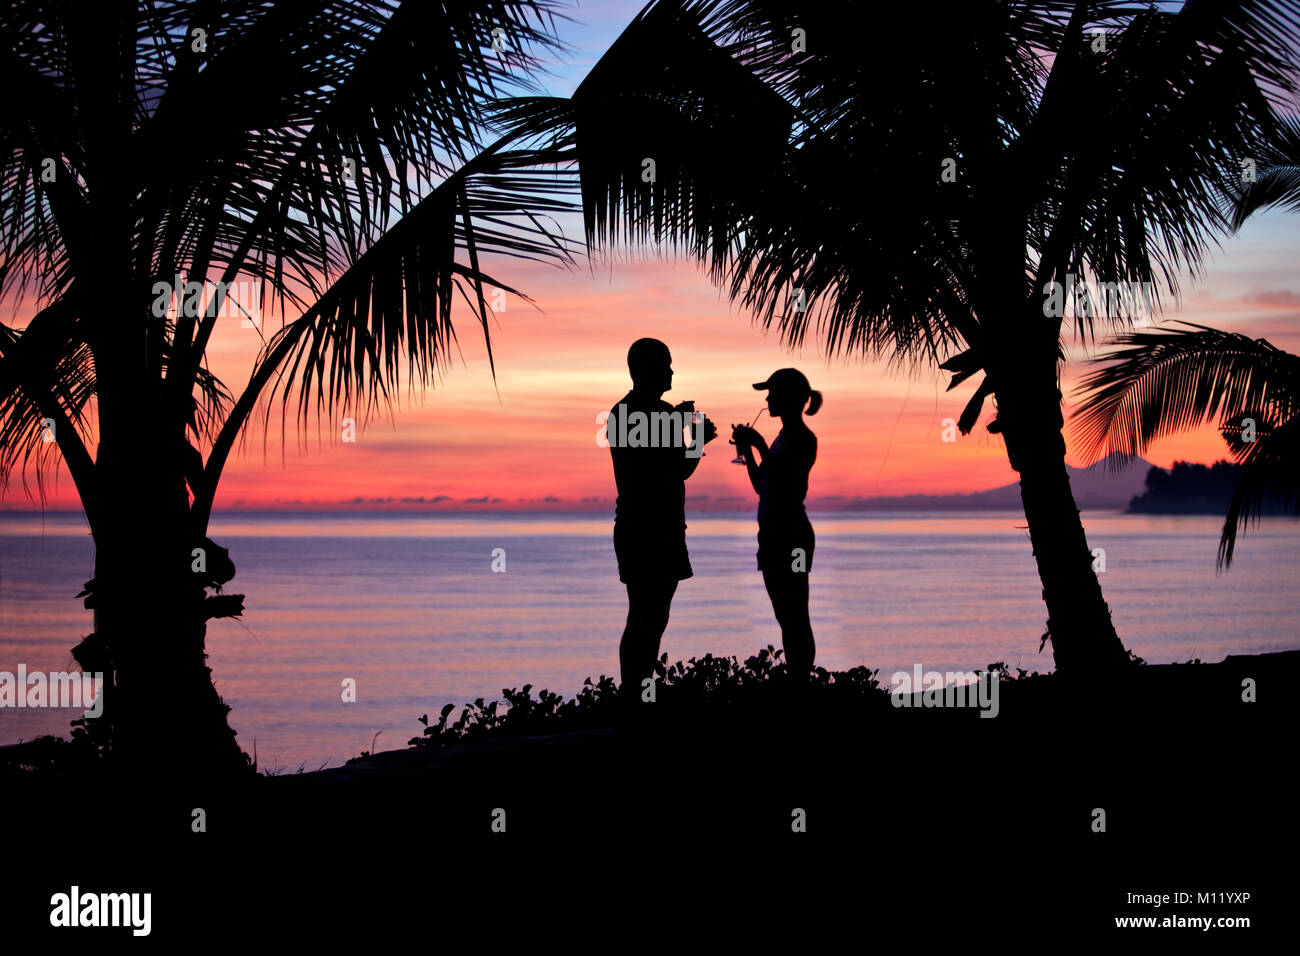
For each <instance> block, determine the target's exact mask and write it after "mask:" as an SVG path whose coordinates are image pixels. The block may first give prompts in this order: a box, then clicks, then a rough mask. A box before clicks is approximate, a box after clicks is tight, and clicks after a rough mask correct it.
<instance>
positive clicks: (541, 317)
mask: <svg viewBox="0 0 1300 956" xmlns="http://www.w3.org/2000/svg"><path fill="white" fill-rule="evenodd" d="M1298 226H1300V217H1287V216H1285V215H1283V214H1280V213H1270V214H1266V215H1264V216H1260V217H1258V218H1257V219H1256V220H1254V221H1252V222H1251V223H1250V224H1248V225H1247V227H1246V228H1245V229H1244V230H1243V232H1242V234H1241V235H1240V236H1238V237H1237V238H1235V239H1233V240H1231V241H1230V242H1229V243H1228V244H1226V245H1225V247H1224V249H1223V250H1222V251H1221V252H1219V253H1218V254H1217V255H1216V256H1215V258H1214V261H1213V262H1212V264H1211V265H1210V267H1209V269H1208V270H1207V273H1206V275H1205V276H1204V278H1203V281H1202V282H1201V283H1199V284H1197V285H1195V286H1193V285H1191V284H1188V285H1186V286H1185V287H1184V298H1183V302H1182V308H1181V309H1178V308H1173V307H1171V308H1169V309H1168V310H1167V311H1166V316H1165V317H1166V318H1167V319H1172V318H1182V319H1187V320H1190V321H1196V322H1203V323H1206V324H1210V325H1214V326H1217V327H1220V328H1224V329H1233V330H1240V331H1247V332H1249V333H1250V334H1252V335H1254V336H1257V337H1265V338H1268V339H1269V340H1270V341H1272V342H1273V344H1275V345H1277V346H1279V347H1282V348H1286V349H1288V350H1291V351H1300V335H1298V334H1297V318H1298V317H1300V282H1297V281H1296V276H1295V263H1296V262H1297V261H1298V257H1297V252H1298V251H1300V243H1298V242H1297V239H1296V236H1297V227H1298ZM490 271H497V272H498V274H499V275H500V277H501V278H502V280H503V281H506V282H509V283H511V284H512V285H514V286H515V287H516V288H520V289H522V290H523V291H525V292H527V293H528V294H530V295H531V296H532V297H533V298H534V300H535V301H536V302H537V304H538V305H539V306H540V307H541V309H543V310H544V311H543V312H538V311H537V310H535V309H533V308H532V307H530V306H528V305H527V304H526V303H524V302H523V301H521V300H519V299H517V298H515V297H513V296H508V297H507V299H506V307H505V310H504V312H502V313H499V314H498V315H497V316H496V318H497V320H498V322H499V327H498V328H496V329H494V332H493V349H494V355H495V358H496V368H497V376H496V382H495V387H494V383H493V380H492V376H491V374H490V372H489V370H488V365H487V360H486V354H485V351H484V348H483V343H482V333H481V330H479V329H478V328H477V326H475V325H474V324H473V321H472V317H470V316H469V315H468V312H467V310H465V309H464V308H463V307H462V308H461V309H460V310H459V325H458V331H459V335H460V341H461V348H462V354H460V355H458V356H456V358H455V361H454V362H453V364H452V367H451V368H450V370H449V371H448V373H447V374H446V375H445V377H444V379H443V380H442V381H441V382H439V383H438V384H437V385H436V386H435V387H434V388H432V389H430V390H428V391H427V392H426V393H425V394H424V395H423V397H422V401H412V400H411V399H410V397H409V394H408V393H407V392H406V387H405V383H404V385H403V394H402V401H401V406H400V407H399V408H397V409H395V411H394V416H393V421H390V420H389V419H388V418H387V417H381V418H378V419H376V420H373V421H372V422H371V423H370V425H369V426H368V427H367V428H365V429H363V430H361V431H360V432H359V434H358V438H357V441H356V442H355V443H344V442H342V441H340V440H339V436H338V435H337V434H336V435H333V436H331V435H326V434H322V437H321V443H320V444H319V445H318V444H317V438H316V428H315V426H314V424H313V426H312V427H311V428H310V429H309V430H306V431H304V433H303V435H302V439H303V440H304V441H305V444H306V450H305V451H302V450H300V441H299V436H298V433H297V430H296V428H295V426H294V425H293V419H292V413H291V416H290V426H289V432H288V439H287V442H286V446H285V453H284V455H283V457H282V455H281V446H280V437H281V436H280V432H279V427H278V418H279V415H278V406H277V409H276V414H275V416H274V417H273V420H272V424H271V431H270V432H269V433H268V432H265V431H264V430H263V429H262V427H261V424H260V422H261V418H260V416H259V417H258V420H257V421H258V424H257V425H256V426H255V427H254V429H253V431H252V433H251V435H250V440H249V442H248V444H247V447H246V448H245V449H244V450H243V452H242V453H240V454H237V455H235V456H234V457H232V460H231V461H230V463H229V465H228V466H227V468H226V473H225V476H224V478H223V480H222V484H221V489H220V491H219V493H218V496H217V509H218V510H220V509H222V508H243V507H276V506H281V505H287V504H291V503H296V502H301V503H303V504H317V505H334V504H337V503H339V502H348V501H352V500H353V499H357V498H360V499H363V500H365V501H369V500H371V499H393V501H392V502H391V503H390V502H387V501H384V502H382V503H381V506H382V507H390V506H391V507H409V506H411V505H406V504H403V503H402V502H401V501H400V499H403V498H407V499H415V498H421V497H422V498H424V499H425V500H426V501H427V500H430V499H434V498H437V497H438V496H445V500H444V501H443V502H442V503H441V504H440V507H474V506H476V504H477V503H476V502H474V501H473V499H481V498H483V497H484V496H486V497H487V499H489V503H494V504H495V505H496V506H497V507H533V506H536V505H537V504H538V503H539V502H540V501H541V500H542V499H545V498H547V497H548V496H549V497H552V498H557V499H561V501H560V502H559V503H555V505H554V506H556V507H562V506H565V507H572V506H575V505H581V504H582V499H584V498H588V499H591V498H597V499H610V498H612V496H613V494H614V488H613V477H612V473H611V468H610V461H609V452H608V451H607V450H606V449H603V448H600V447H599V446H598V445H597V443H596V440H595V435H596V431H597V426H596V415H597V413H598V412H600V411H602V410H604V409H608V408H609V407H610V406H611V405H612V404H613V403H614V402H615V401H616V400H617V399H618V398H619V397H620V396H621V395H623V394H624V392H625V391H626V390H627V389H628V387H629V385H630V382H629V380H628V377H627V370H626V364H625V356H626V352H627V347H628V345H629V344H630V343H631V342H632V341H633V340H634V339H636V338H638V337H640V336H643V335H653V336H655V337H658V338H662V339H663V340H664V341H666V342H667V343H668V345H669V347H670V348H671V349H672V352H673V357H674V363H673V364H674V370H675V372H676V376H675V385H674V388H673V391H671V392H669V393H668V394H667V395H666V396H665V397H666V398H667V399H669V400H671V401H673V402H676V401H681V400H683V399H694V400H695V402H696V406H697V408H699V409H700V410H702V411H704V412H706V413H707V414H708V415H709V416H710V417H711V418H713V419H714V420H715V421H716V422H718V423H719V426H720V428H721V429H722V431H723V434H722V436H721V437H720V438H719V439H718V440H717V441H716V442H714V443H713V444H711V445H710V446H709V452H708V456H707V457H706V458H705V459H704V461H703V462H702V463H701V466H700V468H699V470H698V471H697V472H696V476H695V477H694V478H693V479H692V480H691V482H690V483H689V485H688V494H689V495H692V496H699V497H701V498H702V496H708V498H707V502H706V501H705V500H699V501H697V502H695V503H693V505H692V507H694V508H697V509H701V510H703V509H711V508H719V507H720V508H728V509H729V508H741V509H745V510H748V509H749V508H750V507H752V503H753V494H752V491H751V490H750V489H749V487H748V483H747V482H746V480H745V474H744V469H743V468H740V467H738V466H735V465H732V464H729V459H730V458H731V456H732V449H731V446H730V445H728V444H726V437H727V435H728V434H729V428H728V427H727V426H728V425H729V424H730V423H732V422H740V421H748V420H749V419H750V418H751V417H752V416H753V415H754V413H755V412H756V411H757V410H758V408H759V407H760V406H761V404H762V395H761V394H760V393H758V392H755V391H754V390H753V389H751V388H750V384H751V383H753V382H756V381H760V380H762V379H763V378H765V377H766V376H767V375H768V374H769V373H770V372H772V371H773V370H774V369H776V368H779V367H782V366H787V365H794V366H797V367H799V368H800V369H802V370H803V371H804V372H805V373H806V374H807V375H808V377H809V379H810V380H811V381H812V384H813V387H814V388H818V389H820V390H821V391H822V392H823V393H824V394H825V398H826V402H825V407H824V408H823V410H822V411H821V413H819V414H818V415H817V416H815V417H814V418H811V419H809V423H810V425H811V426H812V427H813V429H814V430H815V431H816V432H817V434H818V436H819V444H820V452H819V458H818V462H817V466H816V468H815V469H814V471H813V475H812V481H811V483H810V488H809V500H810V504H814V505H815V501H816V499H818V498H824V497H827V496H847V497H852V496H857V495H862V496H874V495H902V494H913V493H928V494H941V493H950V492H969V491H977V490H981V489H986V488H991V487H995V486H997V485H1002V484H1006V483H1008V482H1011V481H1014V480H1015V477H1016V476H1015V474H1014V473H1013V472H1012V471H1011V469H1010V467H1009V466H1008V465H1007V461H1006V455H1005V452H1004V450H1003V446H1002V442H1001V440H1000V439H998V438H997V437H995V436H991V435H989V434H988V433H987V432H986V431H985V430H984V427H983V424H984V423H985V422H987V421H988V420H989V418H991V416H992V408H991V403H990V404H989V405H987V406H986V409H985V413H984V415H983V417H982V419H981V423H980V425H978V426H977V427H976V430H975V431H974V432H973V433H972V434H971V435H970V436H967V437H960V438H959V439H958V441H957V442H956V443H945V442H943V441H941V439H940V434H941V431H942V426H941V422H942V420H943V419H944V418H949V417H952V418H955V417H957V415H958V414H959V413H960V411H961V408H962V406H963V405H964V404H965V402H966V400H967V398H968V396H969V394H970V392H971V391H972V389H973V387H974V385H973V383H967V384H964V385H963V386H961V387H959V388H958V389H956V390H955V391H953V392H952V393H945V392H944V388H945V387H946V383H947V376H946V375H945V374H943V373H939V372H938V371H937V370H935V369H933V368H928V367H927V368H919V369H914V370H906V369H896V368H895V369H890V368H889V367H887V365H886V364H885V363H882V362H865V361H862V360H855V361H851V362H850V361H844V360H838V361H836V362H835V363H833V364H832V363H828V362H827V360H826V359H824V358H823V357H822V356H821V354H820V353H819V351H818V350H817V349H816V347H815V346H814V347H809V348H805V349H803V350H802V351H796V352H789V351H787V350H785V349H783V348H782V347H781V345H780V343H779V341H778V340H777V338H776V336H775V335H768V334H764V333H763V332H762V331H761V330H760V329H758V328H756V327H755V326H754V325H753V324H752V323H751V321H750V319H749V317H748V316H747V315H746V314H744V313H743V312H741V311H740V310H738V309H732V308H731V307H730V306H729V305H728V303H727V301H726V300H725V298H724V297H723V296H722V294H721V293H720V292H719V291H718V290H716V289H715V288H714V287H713V286H711V285H710V284H709V282H708V280H707V278H706V277H705V275H704V274H703V273H702V272H700V271H699V270H697V269H696V267H695V266H693V265H692V264H690V263H689V262H685V261H680V262H672V261H667V260H660V261H636V262H620V263H616V264H613V265H612V266H611V265H608V264H607V265H605V266H604V267H598V268H597V269H596V270H595V272H594V274H593V272H592V270H590V269H588V268H587V267H586V266H585V265H584V266H583V267H581V268H579V269H577V270H572V271H563V270H560V269H557V268H555V267H553V266H548V265H543V264H534V263H522V264H521V263H518V262H516V261H508V262H506V263H504V264H500V265H496V264H494V266H492V267H490ZM259 344H260V342H259V339H258V336H257V333H256V332H255V331H253V330H251V329H246V328H240V324H239V322H238V321H237V320H235V319H230V320H223V323H222V324H221V325H219V327H218V330H217V332H216V334H215V335H214V337H213V341H212V344H211V346H210V348H209V362H210V365H211V367H212V369H213V370H214V371H215V372H216V373H217V374H218V375H219V376H220V377H222V378H223V379H224V381H225V382H226V384H227V386H228V387H229V388H230V389H231V391H232V392H234V393H235V394H238V392H239V390H240V389H241V388H242V386H243V383H244V382H246V381H247V378H248V374H249V371H250V369H251V367H252V361H253V358H254V356H255V355H256V353H257V351H258V348H259ZM1072 352H1073V355H1072V361H1071V363H1070V365H1069V366H1068V367H1067V371H1066V392H1067V396H1069V394H1070V389H1071V388H1072V386H1073V384H1074V383H1075V382H1076V381H1077V380H1078V378H1079V375H1080V373H1081V371H1082V370H1083V364H1082V363H1081V362H1080V361H1078V360H1077V359H1078V357H1079V356H1081V355H1082V354H1083V352H1082V350H1080V349H1079V348H1078V347H1077V346H1076V347H1075V348H1074V349H1072ZM498 393H499V394H498ZM758 428H759V430H760V431H762V432H763V433H764V434H765V435H766V436H767V437H768V438H769V440H770V438H771V437H772V435H773V434H774V433H775V427H774V425H773V423H771V422H770V421H768V420H767V418H766V416H764V417H763V418H761V419H759V422H758ZM264 437H265V439H266V456H265V460H264V459H263V438H264ZM205 452H206V449H205ZM1222 455H1223V446H1222V443H1221V441H1220V439H1219V438H1218V437H1217V435H1216V434H1215V432H1214V431H1213V430H1212V429H1204V430H1202V431H1200V432H1197V433H1192V434H1187V435H1184V436H1180V437H1178V438H1176V439H1172V440H1168V441H1164V442H1161V443H1159V444H1157V445H1156V446H1155V447H1154V448H1152V450H1151V451H1150V453H1149V454H1148V456H1147V457H1148V458H1150V459H1151V460H1152V461H1153V462H1155V463H1156V464H1159V465H1162V466H1168V465H1169V464H1170V463H1172V461H1174V460H1175V459H1179V458H1183V459H1190V460H1198V461H1211V460H1214V459H1216V458H1218V457H1222ZM1070 461H1071V463H1072V464H1080V463H1081V462H1079V461H1078V460H1077V459H1075V458H1074V457H1073V456H1071V458H1070ZM60 470H61V472H62V469H60ZM492 499H501V500H500V502H492ZM48 504H49V506H50V507H54V508H75V507H77V506H78V504H77V500H76V497H75V490H74V488H73V485H72V482H71V481H70V480H69V479H68V477H67V475H66V472H64V473H62V474H61V477H60V479H59V481H58V487H57V491H54V493H52V494H51V496H50V499H49V503H48ZM33 506H35V504H34V503H29V502H28V501H27V500H26V498H25V496H24V495H23V492H22V489H21V485H20V483H19V482H16V481H15V482H13V483H12V484H11V486H10V488H9V490H8V492H7V493H6V495H5V497H4V499H3V502H2V503H0V507H5V508H14V507H33ZM586 506H593V503H591V502H588V503H587V505H586Z"/></svg>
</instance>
